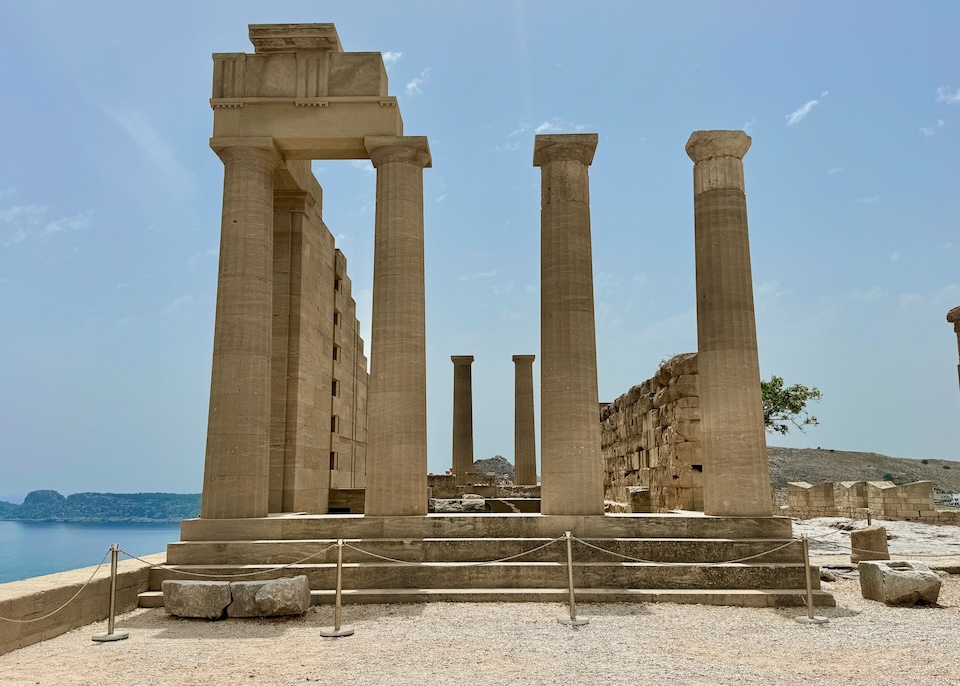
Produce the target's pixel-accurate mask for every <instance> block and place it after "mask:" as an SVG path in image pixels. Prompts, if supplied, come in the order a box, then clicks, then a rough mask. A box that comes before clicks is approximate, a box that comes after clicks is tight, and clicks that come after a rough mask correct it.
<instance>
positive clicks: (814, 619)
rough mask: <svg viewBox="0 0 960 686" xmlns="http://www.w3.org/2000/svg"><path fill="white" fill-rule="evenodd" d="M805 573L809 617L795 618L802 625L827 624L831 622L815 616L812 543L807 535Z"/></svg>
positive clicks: (804, 545) (804, 553)
mask: <svg viewBox="0 0 960 686" xmlns="http://www.w3.org/2000/svg"><path fill="white" fill-rule="evenodd" d="M802 540H803V571H804V572H805V573H806V577H807V616H806V617H795V618H794V619H796V620H797V621H798V622H800V623H801V624H826V623H827V622H829V621H830V620H829V619H828V618H827V617H822V616H820V615H814V614H813V580H812V579H811V577H810V541H809V540H808V539H807V536H806V534H804V535H803V538H802Z"/></svg>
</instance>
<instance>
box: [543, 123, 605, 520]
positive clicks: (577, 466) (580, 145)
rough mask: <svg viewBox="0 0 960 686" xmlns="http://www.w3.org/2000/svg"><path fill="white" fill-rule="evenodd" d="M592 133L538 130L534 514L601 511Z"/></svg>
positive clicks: (601, 484) (594, 144)
mask: <svg viewBox="0 0 960 686" xmlns="http://www.w3.org/2000/svg"><path fill="white" fill-rule="evenodd" d="M596 148H597V134H569V135H541V136H537V137H536V138H535V141H534V151H533V165H534V166H535V167H540V168H541V192H540V232H541V233H540V286H541V287H540V408H541V413H540V449H541V450H542V451H543V452H542V457H541V461H540V471H541V512H543V514H547V515H553V514H557V515H599V514H603V475H602V464H601V459H600V412H599V409H598V408H599V401H598V394H597V342H596V332H595V329H594V318H593V262H592V257H591V248H590V184H589V177H588V173H587V168H588V167H589V165H590V163H591V162H592V161H593V153H594V151H595V150H596Z"/></svg>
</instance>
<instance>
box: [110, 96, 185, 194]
mask: <svg viewBox="0 0 960 686" xmlns="http://www.w3.org/2000/svg"><path fill="white" fill-rule="evenodd" d="M101 109H102V110H103V112H104V113H105V114H106V115H107V117H109V118H110V119H112V120H113V122H114V123H115V124H116V125H117V126H119V127H120V130H121V131H123V132H124V133H125V134H126V135H127V137H128V138H129V139H130V140H131V141H133V143H134V144H135V145H136V146H137V147H138V148H140V151H141V152H142V153H143V154H144V155H145V156H146V158H147V159H148V160H149V161H150V162H151V163H152V164H153V165H155V166H156V167H157V168H158V169H159V170H160V171H161V172H162V173H163V175H164V177H165V178H166V180H167V183H168V185H169V186H170V188H171V189H173V190H175V191H177V192H180V193H182V192H184V191H187V190H192V188H193V178H194V175H193V172H191V171H190V169H188V168H187V167H186V166H184V165H182V164H180V162H179V160H177V156H176V150H175V148H174V146H173V145H172V144H171V143H170V142H169V141H168V140H166V139H165V138H164V137H163V135H162V134H161V132H160V131H159V130H157V128H156V127H155V126H154V125H153V122H152V121H151V120H150V119H149V118H148V117H147V116H146V115H144V114H143V113H142V112H140V111H138V110H136V109H119V108H114V107H108V106H106V105H101Z"/></svg>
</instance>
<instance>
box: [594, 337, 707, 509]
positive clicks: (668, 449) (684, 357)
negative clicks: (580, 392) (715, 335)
mask: <svg viewBox="0 0 960 686" xmlns="http://www.w3.org/2000/svg"><path fill="white" fill-rule="evenodd" d="M698 396H699V394H698V387H697V354H696V353H684V354H681V355H675V356H674V357H672V358H670V359H669V360H667V361H666V362H665V363H664V364H662V365H660V369H658V370H657V373H656V375H654V376H653V378H651V379H648V380H646V381H644V382H643V383H642V384H640V385H638V386H634V387H633V388H631V389H630V390H629V391H628V392H627V393H625V394H623V395H621V396H620V397H619V398H617V399H616V400H614V401H613V402H612V403H610V404H608V405H607V406H606V407H604V408H603V409H602V410H601V412H600V423H601V441H600V443H601V449H602V451H603V463H604V497H605V499H606V500H608V501H614V502H615V503H620V504H621V505H620V506H614V509H617V510H622V511H631V507H630V503H631V500H635V499H636V498H635V496H634V497H632V496H631V491H632V490H634V489H637V488H646V489H648V490H649V495H650V510H651V511H653V512H665V511H667V510H674V509H682V510H703V471H702V464H703V463H702V462H701V450H700V400H699V397H698ZM634 492H635V491H634Z"/></svg>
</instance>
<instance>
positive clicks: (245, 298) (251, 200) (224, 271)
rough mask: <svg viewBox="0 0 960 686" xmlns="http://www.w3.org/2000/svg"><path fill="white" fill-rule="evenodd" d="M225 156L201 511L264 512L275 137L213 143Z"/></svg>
mask: <svg viewBox="0 0 960 686" xmlns="http://www.w3.org/2000/svg"><path fill="white" fill-rule="evenodd" d="M214 150H215V152H216V153H217V154H218V155H219V156H220V159H221V160H223V169H224V174H223V218H222V222H221V229H220V273H219V276H218V279H217V310H216V323H215V326H214V335H213V371H212V373H211V380H210V412H209V415H208V419H207V450H206V457H205V460H204V469H203V495H202V498H201V505H200V513H201V516H202V517H205V518H210V519H223V518H234V517H265V516H266V515H267V509H268V508H267V505H268V494H269V476H270V447H269V446H270V443H269V441H270V368H271V358H270V350H271V347H270V343H271V338H272V336H273V323H272V315H273V308H272V298H273V171H274V169H275V168H276V167H277V165H278V164H279V163H280V159H281V158H280V155H279V153H278V152H277V150H276V149H275V147H274V145H273V142H272V140H270V139H269V138H268V139H264V140H259V141H257V140H252V141H251V140H250V139H247V140H246V141H244V144H243V145H228V146H225V147H219V146H218V147H215V148H214Z"/></svg>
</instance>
